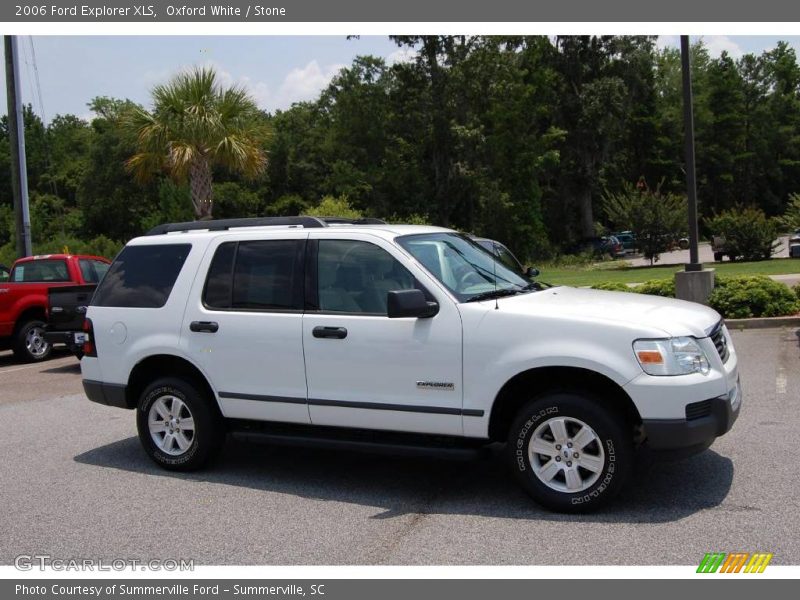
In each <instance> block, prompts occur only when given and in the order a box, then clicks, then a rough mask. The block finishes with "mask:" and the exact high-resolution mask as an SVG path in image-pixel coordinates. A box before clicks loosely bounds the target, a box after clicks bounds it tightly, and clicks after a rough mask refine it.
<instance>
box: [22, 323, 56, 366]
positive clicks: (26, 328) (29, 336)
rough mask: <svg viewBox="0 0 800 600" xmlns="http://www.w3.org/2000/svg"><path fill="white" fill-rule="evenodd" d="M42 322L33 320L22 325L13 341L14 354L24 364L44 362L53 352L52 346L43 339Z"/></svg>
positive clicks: (43, 325)
mask: <svg viewBox="0 0 800 600" xmlns="http://www.w3.org/2000/svg"><path fill="white" fill-rule="evenodd" d="M44 327H45V323H44V321H40V320H39V319H33V320H31V321H27V322H25V323H23V324H22V325H21V326H20V327H19V329H17V334H16V337H15V339H14V354H15V355H16V357H17V358H18V359H19V360H22V361H25V362H39V361H42V360H46V359H47V358H48V357H49V356H50V353H51V352H52V351H53V345H52V344H51V343H50V342H48V341H47V340H46V339H44Z"/></svg>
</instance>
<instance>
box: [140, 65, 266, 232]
mask: <svg viewBox="0 0 800 600" xmlns="http://www.w3.org/2000/svg"><path fill="white" fill-rule="evenodd" d="M152 98H153V105H154V106H153V110H152V111H148V110H145V109H143V108H140V107H137V108H135V109H134V110H132V111H131V113H130V114H129V115H127V117H126V120H125V125H126V128H127V130H128V131H129V132H131V133H132V134H133V135H134V136H135V140H136V142H135V143H136V153H135V154H134V155H133V156H131V157H130V158H129V159H128V161H127V163H126V165H127V167H128V169H129V170H130V171H131V172H132V173H133V174H134V176H135V177H136V178H137V179H138V180H140V181H147V180H148V179H149V178H151V177H152V176H153V174H155V173H164V172H166V173H168V174H169V175H170V176H172V177H173V178H174V179H175V180H176V181H178V182H184V181H187V180H188V182H189V187H190V190H191V201H192V206H193V208H194V213H195V216H196V217H197V218H198V219H209V218H211V217H212V211H213V188H212V184H213V171H212V169H213V167H214V166H216V165H219V166H221V167H223V168H225V169H227V170H229V171H232V172H236V173H240V174H242V175H243V176H245V177H248V178H252V177H255V176H257V175H259V174H261V173H262V172H263V171H264V169H265V167H266V162H267V158H266V154H265V152H264V149H263V143H264V140H265V138H266V134H267V132H266V128H265V123H264V121H263V119H262V118H261V113H260V111H259V110H258V108H257V106H256V104H255V101H254V100H253V99H252V98H251V97H250V96H249V95H248V94H247V92H246V91H245V89H244V88H242V87H238V86H234V87H230V88H223V87H222V86H221V85H220V84H219V83H218V82H217V76H216V73H215V72H214V70H213V69H206V68H195V69H193V70H191V71H187V72H185V73H180V74H178V75H176V76H175V77H173V79H172V80H171V81H170V82H169V83H167V84H165V85H158V86H156V87H155V88H154V89H153V91H152Z"/></svg>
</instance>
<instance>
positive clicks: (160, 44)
mask: <svg viewBox="0 0 800 600" xmlns="http://www.w3.org/2000/svg"><path fill="white" fill-rule="evenodd" d="M779 39H785V40H786V41H788V42H789V43H790V44H791V45H792V46H794V47H795V48H797V49H798V53H800V36H795V37H791V36H789V37H787V36H783V37H777V36H707V37H705V38H704V40H705V42H706V45H707V46H708V47H709V50H710V52H711V54H712V55H713V56H718V55H719V54H720V53H721V52H722V51H723V50H725V51H727V52H728V53H729V54H731V55H732V56H734V57H739V56H741V55H743V54H746V53H749V52H753V53H756V54H759V53H761V52H762V51H764V50H768V49H771V48H773V47H774V46H775V44H776V43H777V41H778V40H779ZM18 40H19V47H20V72H21V73H20V76H21V87H22V98H23V102H25V103H30V104H32V106H33V108H34V111H35V112H36V113H37V114H39V115H40V116H42V114H43V115H44V117H45V119H46V121H48V122H49V121H50V120H51V119H52V117H53V116H55V115H56V114H74V115H78V116H80V117H82V118H85V119H90V118H91V116H92V115H91V112H90V111H89V108H88V107H87V103H88V102H89V101H90V100H91V99H92V98H94V97H95V96H111V97H115V98H128V99H131V100H133V101H135V102H139V103H141V104H143V105H145V106H149V92H150V90H151V89H152V87H153V86H154V85H156V84H158V83H163V82H165V81H167V80H168V79H169V77H170V75H172V74H174V73H175V72H176V71H179V70H180V69H182V68H185V67H190V66H193V65H210V66H213V67H215V68H216V70H217V72H218V74H219V76H220V78H221V80H222V82H223V83H225V84H234V83H236V84H241V85H244V86H245V87H246V88H247V89H248V90H249V91H250V93H251V94H252V95H253V97H254V98H255V100H256V102H257V103H258V105H259V106H260V107H261V108H263V109H265V110H267V111H270V112H274V111H275V110H276V109H286V108H288V107H289V106H291V104H292V103H293V102H299V101H303V100H312V99H314V98H316V96H317V95H318V94H319V92H320V91H321V90H322V89H323V88H324V87H325V86H326V85H327V84H328V82H329V81H330V80H331V77H333V75H334V74H335V73H336V72H337V71H338V70H339V69H340V68H341V67H343V66H346V65H348V64H350V63H351V62H352V60H353V58H354V57H356V56H358V55H364V54H372V55H376V56H381V57H384V58H386V59H387V61H388V62H390V63H391V62H395V61H398V60H406V59H407V58H408V56H409V54H408V50H407V49H402V48H399V47H398V46H397V45H396V44H394V43H393V42H392V41H391V40H390V39H389V38H388V37H386V36H362V37H360V38H357V39H347V38H346V37H345V36H261V37H258V36H241V37H222V36H206V37H189V36H175V37H169V36H163V37H159V36H149V37H135V36H130V37H128V36H108V37H100V36H33V37H30V36H20V37H19V38H18ZM658 45H659V46H661V47H664V46H677V45H678V36H661V37H660V38H659V40H658ZM34 57H35V60H34ZM0 71H2V72H3V77H5V66H4V64H2V63H0ZM37 72H38V81H39V87H37V84H36V79H37V78H36V73H37ZM2 81H5V79H3V80H2ZM39 90H41V100H40V96H39ZM5 112H6V103H5V102H0V114H5Z"/></svg>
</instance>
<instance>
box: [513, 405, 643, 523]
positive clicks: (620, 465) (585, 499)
mask: <svg viewBox="0 0 800 600" xmlns="http://www.w3.org/2000/svg"><path fill="white" fill-rule="evenodd" d="M557 418H566V419H567V421H566V423H567V426H568V433H569V434H570V435H574V434H575V433H577V430H578V427H579V425H578V422H579V421H580V422H582V423H583V424H585V425H588V426H589V428H590V430H593V431H592V433H594V434H596V439H595V441H594V442H592V443H591V444H589V445H588V446H586V457H585V458H587V459H588V458H593V456H590V455H597V456H602V462H601V464H602V469H598V470H597V471H596V473H599V475H597V476H596V478H595V480H594V481H593V482H592V478H593V477H594V474H593V473H592V472H591V471H588V470H586V469H584V468H583V467H579V466H577V465H576V466H575V467H574V471H575V473H577V474H579V475H580V477H581V478H582V480H583V481H584V483H585V484H587V487H586V488H585V489H580V491H577V492H570V491H568V490H567V489H566V485H567V482H566V470H567V466H566V465H567V464H569V463H567V461H568V460H569V461H570V463H571V462H572V459H571V457H567V458H565V457H564V456H563V455H562V452H570V453H572V452H573V449H569V450H568V449H567V448H566V444H564V445H563V446H561V445H559V446H561V448H563V450H562V449H560V450H559V451H558V458H555V457H553V458H552V460H553V461H556V460H558V461H559V462H558V463H557V464H555V463H554V464H553V467H554V468H558V469H561V471H559V472H558V473H557V474H556V475H555V477H553V478H552V480H551V484H550V485H554V486H562V485H563V486H564V488H565V489H563V490H556V489H553V488H552V487H550V485H548V484H545V483H544V481H543V480H542V479H540V478H539V476H537V475H536V474H535V473H534V465H533V464H532V462H531V455H530V454H529V443H530V441H531V438H532V437H533V435H534V433H535V432H537V431H539V432H544V435H549V433H548V431H549V424H550V423H552V422H553V421H552V420H553V419H557ZM546 424H547V425H546ZM540 427H541V429H539V428H540ZM570 428H572V429H570ZM632 438H633V436H632V434H631V433H630V431H629V428H628V427H627V425H626V421H625V419H624V417H622V416H621V415H618V414H617V413H616V412H615V411H611V410H607V409H605V408H603V405H602V400H600V399H598V398H594V397H592V396H591V395H589V394H587V393H585V392H582V391H576V392H572V391H559V392H548V393H546V394H544V395H542V396H540V397H538V398H535V399H533V400H531V401H530V402H528V403H527V404H525V405H524V406H523V407H522V408H521V409H520V411H519V412H518V413H517V416H516V418H515V419H514V422H513V423H512V424H511V429H510V430H509V434H508V445H507V451H508V455H509V460H510V463H511V464H510V466H511V470H512V471H513V473H514V475H515V477H516V478H517V480H518V481H519V483H520V484H521V485H522V487H523V488H524V489H525V491H526V492H528V494H529V495H530V496H531V497H532V498H533V499H534V500H535V501H536V502H537V503H539V504H541V505H542V506H543V507H545V508H547V509H549V510H552V511H556V512H564V513H580V512H590V511H593V510H596V509H598V508H600V507H601V506H603V505H604V504H606V503H607V502H609V501H610V500H612V499H613V498H614V497H615V496H616V495H617V494H618V493H619V492H620V490H621V489H622V488H623V487H624V485H625V482H626V480H627V479H628V477H629V475H630V472H631V468H632V465H633V458H634V456H633V439H632ZM571 439H572V438H571V437H570V438H569V440H570V441H569V443H570V444H571V443H572V441H571ZM555 444H556V440H555V439H553V447H554V448H556V447H557V446H555ZM600 448H602V452H601V451H600ZM583 450H584V449H583V448H581V449H580V451H581V452H583ZM534 460H537V461H539V462H540V465H537V466H543V464H546V462H548V459H547V457H546V455H541V454H536V455H535V457H534ZM580 460H583V458H581V459H580ZM594 460H596V461H597V460H599V459H597V458H595V459H594ZM575 462H576V463H578V462H579V461H575ZM542 463H543V464H542ZM572 468H573V467H572V464H570V469H572ZM562 481H563V483H562Z"/></svg>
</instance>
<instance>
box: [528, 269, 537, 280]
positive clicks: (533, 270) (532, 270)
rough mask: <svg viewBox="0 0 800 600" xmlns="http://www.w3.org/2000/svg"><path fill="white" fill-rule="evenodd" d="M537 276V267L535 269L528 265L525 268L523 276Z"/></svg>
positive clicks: (531, 277)
mask: <svg viewBox="0 0 800 600" xmlns="http://www.w3.org/2000/svg"><path fill="white" fill-rule="evenodd" d="M538 276H539V269H537V268H536V267H528V268H527V269H525V277H528V278H530V279H533V278H534V277H538Z"/></svg>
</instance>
